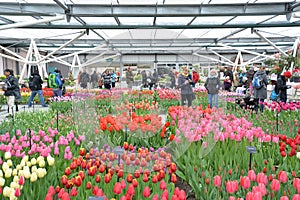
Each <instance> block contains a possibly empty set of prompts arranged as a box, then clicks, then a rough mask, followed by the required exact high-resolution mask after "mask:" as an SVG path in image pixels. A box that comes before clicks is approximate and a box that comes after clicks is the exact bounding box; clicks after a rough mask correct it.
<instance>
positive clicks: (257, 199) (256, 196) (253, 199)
mask: <svg viewBox="0 0 300 200" xmlns="http://www.w3.org/2000/svg"><path fill="white" fill-rule="evenodd" d="M246 200H262V194H261V193H260V192H248V193H247V195H246Z"/></svg>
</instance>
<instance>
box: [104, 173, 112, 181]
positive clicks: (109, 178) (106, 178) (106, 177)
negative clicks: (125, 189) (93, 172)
mask: <svg viewBox="0 0 300 200" xmlns="http://www.w3.org/2000/svg"><path fill="white" fill-rule="evenodd" d="M110 180H111V175H110V173H107V174H106V175H105V176H104V182H105V183H109V182H110Z"/></svg>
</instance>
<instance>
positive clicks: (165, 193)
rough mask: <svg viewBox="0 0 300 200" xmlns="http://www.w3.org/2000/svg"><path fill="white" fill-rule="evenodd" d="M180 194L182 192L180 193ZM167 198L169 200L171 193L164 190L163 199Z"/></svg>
mask: <svg viewBox="0 0 300 200" xmlns="http://www.w3.org/2000/svg"><path fill="white" fill-rule="evenodd" d="M179 195H180V193H179ZM164 198H165V199H166V200H168V199H169V193H168V190H164V191H163V193H162V194H161V199H164Z"/></svg>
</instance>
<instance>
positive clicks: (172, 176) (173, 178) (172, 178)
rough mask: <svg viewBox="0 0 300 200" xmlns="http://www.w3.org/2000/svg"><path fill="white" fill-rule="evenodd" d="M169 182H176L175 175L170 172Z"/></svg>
mask: <svg viewBox="0 0 300 200" xmlns="http://www.w3.org/2000/svg"><path fill="white" fill-rule="evenodd" d="M171 182H172V183H176V182H177V177H176V175H175V174H171Z"/></svg>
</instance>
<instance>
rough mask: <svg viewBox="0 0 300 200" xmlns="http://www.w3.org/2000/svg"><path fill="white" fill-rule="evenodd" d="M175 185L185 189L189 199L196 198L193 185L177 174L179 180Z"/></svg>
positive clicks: (194, 199)
mask: <svg viewBox="0 0 300 200" xmlns="http://www.w3.org/2000/svg"><path fill="white" fill-rule="evenodd" d="M175 187H178V188H179V189H181V190H184V191H185V193H186V196H187V199H188V200H196V197H195V193H194V191H193V189H192V187H191V186H190V185H189V184H188V183H187V182H186V181H184V180H183V179H182V178H180V177H179V176H177V182H176V184H175Z"/></svg>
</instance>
